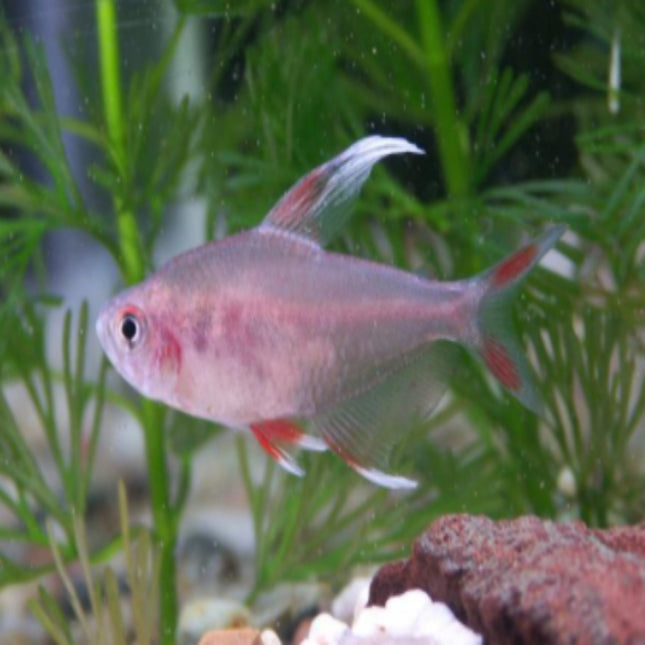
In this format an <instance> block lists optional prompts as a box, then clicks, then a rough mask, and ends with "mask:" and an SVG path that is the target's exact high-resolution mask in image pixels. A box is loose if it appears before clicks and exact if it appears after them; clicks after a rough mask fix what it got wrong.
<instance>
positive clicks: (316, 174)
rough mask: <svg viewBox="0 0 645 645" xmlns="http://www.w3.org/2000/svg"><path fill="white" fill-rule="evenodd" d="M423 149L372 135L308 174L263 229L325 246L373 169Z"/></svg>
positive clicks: (277, 205)
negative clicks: (386, 159)
mask: <svg viewBox="0 0 645 645" xmlns="http://www.w3.org/2000/svg"><path fill="white" fill-rule="evenodd" d="M404 152H410V153H413V154H423V150H421V148H418V147H417V146H415V145H414V144H413V143H410V142H409V141H406V140H405V139H400V138H393V137H381V136H376V135H375V136H370V137H365V138H364V139H360V140H359V141H357V142H356V143H355V144H354V145H352V146H350V147H349V148H347V149H346V150H345V151H344V152H342V153H341V154H339V155H338V156H337V157H334V158H333V159H331V160H330V161H328V162H326V163H324V164H323V165H322V166H318V168H315V169H314V170H312V171H311V172H310V173H309V174H307V175H305V176H304V177H303V178H302V179H301V180H300V181H299V182H298V183H297V184H295V186H293V187H292V188H291V189H290V190H289V191H287V192H286V193H285V194H284V195H283V196H282V198H281V199H280V201H279V202H278V203H277V204H276V205H275V206H274V207H273V208H272V209H271V211H270V212H269V214H268V215H267V216H266V218H265V219H264V221H263V222H262V224H261V225H260V229H273V230H275V229H278V230H283V231H288V232H290V233H294V234H296V235H300V236H302V237H305V238H307V239H309V240H313V241H314V242H317V243H319V244H321V245H324V244H325V243H326V242H328V241H329V239H330V238H331V237H332V236H333V235H334V233H336V231H338V230H339V229H340V228H341V227H342V225H343V224H344V222H345V220H346V218H347V215H348V214H349V210H350V207H351V205H352V202H353V201H354V199H355V198H356V196H357V195H358V193H359V191H360V189H361V187H362V185H363V184H364V183H365V180H366V179H367V177H368V176H369V174H370V171H371V170H372V166H374V164H375V163H376V162H377V161H379V160H380V159H383V157H387V156H389V155H394V154H401V153H404Z"/></svg>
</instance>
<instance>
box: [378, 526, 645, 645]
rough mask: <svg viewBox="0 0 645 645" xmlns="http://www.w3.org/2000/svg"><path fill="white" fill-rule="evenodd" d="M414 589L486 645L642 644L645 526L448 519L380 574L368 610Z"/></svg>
mask: <svg viewBox="0 0 645 645" xmlns="http://www.w3.org/2000/svg"><path fill="white" fill-rule="evenodd" d="M412 588H420V589H423V590H424V591H426V592H427V593H428V594H429V595H430V597H431V598H432V599H433V600H442V601H443V602H445V603H446V604H448V605H449V606H450V608H451V609H452V610H453V612H454V613H455V614H456V615H457V617H458V618H460V620H462V621H463V622H464V623H466V624H467V625H468V626H469V627H470V628H471V629H473V630H475V631H477V632H479V633H480V634H482V635H483V636H484V638H485V641H486V643H487V644H488V645H495V644H496V643H500V644H502V643H511V642H512V643H526V644H529V643H535V644H538V643H539V644H540V645H548V644H551V643H553V644H556V643H557V644H565V643H567V644H572V643H576V644H577V645H596V644H605V643H607V644H609V643H625V644H629V645H645V524H641V525H639V526H634V527H622V528H616V529H609V530H591V529H588V528H587V527H586V526H585V525H584V524H582V523H581V522H572V523H568V524H556V523H554V522H550V521H543V520H540V519H538V518H536V517H522V518H519V519H516V520H510V521H499V522H494V521H492V520H489V519H487V518H484V517H474V516H468V515H451V516H446V517H443V518H440V519H438V520H437V521H435V522H434V523H433V524H431V525H430V527H429V528H428V529H427V531H426V532H425V534H423V535H422V536H421V537H420V538H418V539H417V540H416V542H415V544H414V548H413V552H412V556H411V557H410V559H409V560H406V561H402V562H395V563H393V564H389V565H386V566H385V567H383V568H382V569H381V570H380V571H379V572H378V573H377V575H376V577H375V578H374V580H373V582H372V586H371V589H370V604H378V605H384V604H385V601H386V600H387V599H388V598H389V597H390V596H392V595H397V594H400V593H402V592H403V591H405V590H407V589H412Z"/></svg>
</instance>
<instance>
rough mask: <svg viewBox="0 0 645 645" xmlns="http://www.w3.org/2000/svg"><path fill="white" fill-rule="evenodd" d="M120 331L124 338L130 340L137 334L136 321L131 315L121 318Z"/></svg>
mask: <svg viewBox="0 0 645 645" xmlns="http://www.w3.org/2000/svg"><path fill="white" fill-rule="evenodd" d="M121 333H122V334H123V337H124V338H125V339H126V340H132V339H133V338H134V337H135V336H136V335H137V321H136V320H135V319H134V318H133V317H132V316H126V317H125V318H124V319H123V322H122V323H121Z"/></svg>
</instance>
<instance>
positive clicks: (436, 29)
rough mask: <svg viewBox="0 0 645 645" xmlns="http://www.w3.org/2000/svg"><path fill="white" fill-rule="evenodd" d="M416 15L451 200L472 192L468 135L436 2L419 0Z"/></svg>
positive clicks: (434, 0)
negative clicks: (458, 112)
mask: <svg viewBox="0 0 645 645" xmlns="http://www.w3.org/2000/svg"><path fill="white" fill-rule="evenodd" d="M417 16H418V19H419V24H420V26H421V38H422V41H423V49H424V51H425V56H426V64H427V70H428V83H429V85H430V92H431V95H432V101H433V105H434V118H435V132H436V135H437V140H438V143H439V156H440V158H441V166H442V169H443V174H444V181H445V183H446V191H447V192H448V195H449V196H450V197H465V196H467V195H468V194H469V193H470V192H471V181H470V177H471V174H470V164H469V159H468V135H467V132H466V129H465V127H464V125H463V123H462V122H461V120H460V119H459V115H458V114H457V104H456V101H455V91H454V87H453V84H452V79H451V70H450V61H449V60H448V55H447V52H446V47H445V43H444V39H443V29H442V25H441V15H440V13H439V8H438V7H437V2H436V0H417Z"/></svg>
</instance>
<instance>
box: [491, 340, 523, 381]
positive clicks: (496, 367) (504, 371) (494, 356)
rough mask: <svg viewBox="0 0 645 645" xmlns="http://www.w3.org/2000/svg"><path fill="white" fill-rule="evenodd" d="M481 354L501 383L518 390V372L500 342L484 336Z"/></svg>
mask: <svg viewBox="0 0 645 645" xmlns="http://www.w3.org/2000/svg"><path fill="white" fill-rule="evenodd" d="M483 355H484V360H485V361H486V365H488V369H489V370H490V371H491V372H492V373H493V375H494V376H495V377H496V378H497V379H499V381H500V382H501V383H502V385H504V386H505V387H507V388H508V389H509V390H512V391H513V392H517V391H518V390H520V388H521V387H522V379H521V378H520V373H519V371H518V369H517V366H516V365H515V363H514V362H513V359H512V358H511V357H510V356H509V355H508V352H507V351H506V348H505V347H504V346H503V345H502V344H501V343H499V342H497V341H496V340H493V339H492V338H485V339H484V351H483Z"/></svg>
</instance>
